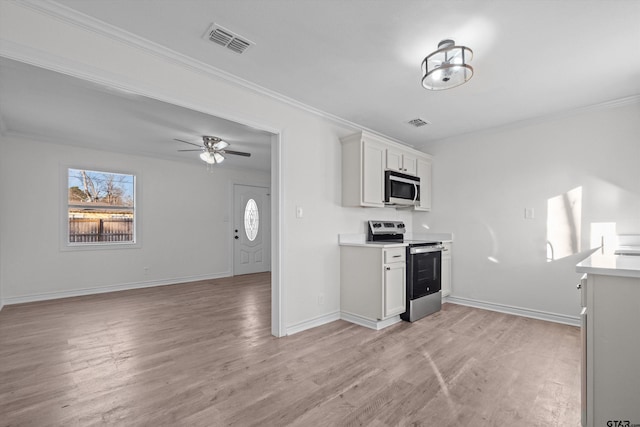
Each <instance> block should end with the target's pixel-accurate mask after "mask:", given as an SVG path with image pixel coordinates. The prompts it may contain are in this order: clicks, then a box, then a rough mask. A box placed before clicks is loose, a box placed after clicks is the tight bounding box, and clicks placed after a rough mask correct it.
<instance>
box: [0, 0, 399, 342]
mask: <svg viewBox="0 0 640 427" xmlns="http://www.w3.org/2000/svg"><path fill="white" fill-rule="evenodd" d="M0 8H1V9H2V13H0V54H3V55H4V56H7V57H9V58H12V59H16V60H22V61H25V62H29V63H33V64H36V65H40V66H45V67H47V68H51V69H54V70H59V71H63V72H66V73H69V74H71V75H75V76H87V77H89V78H90V79H91V80H93V81H99V82H104V83H106V84H113V85H116V86H119V87H122V88H126V89H129V90H133V91H135V92H139V93H142V94H145V95H149V96H153V97H155V98H157V99H160V100H163V101H167V102H173V103H175V104H178V105H181V106H184V107H188V108H194V109H196V110H199V111H203V112H206V113H209V114H212V115H216V116H219V117H223V118H226V119H229V120H234V121H238V122H241V123H244V124H249V125H253V126H255V127H258V128H261V129H264V130H269V131H271V132H274V133H279V134H280V137H281V139H280V140H281V153H280V162H281V168H282V180H283V185H282V189H281V190H282V194H281V197H283V200H284V202H283V205H282V211H281V212H280V215H281V224H282V227H283V230H282V237H283V240H282V241H281V251H282V259H281V260H280V261H281V265H282V271H281V279H282V286H283V289H282V291H283V296H282V301H283V305H284V311H283V313H282V314H283V323H284V325H285V329H288V330H299V329H301V328H304V327H308V326H313V325H314V324H318V323H321V322H323V321H328V320H330V319H333V318H337V314H338V312H339V308H340V301H339V298H340V272H339V265H340V264H339V247H338V245H337V235H338V233H353V232H364V221H365V220H367V219H372V218H379V219H393V218H400V219H404V220H406V221H407V222H408V225H410V218H411V215H410V214H409V213H406V212H399V213H398V212H396V211H395V210H368V209H358V208H352V209H351V208H350V209H345V208H342V207H341V205H340V199H341V193H340V188H341V187H340V186H341V154H340V153H341V147H340V142H339V138H340V137H342V136H345V135H347V134H350V133H352V132H355V131H356V129H355V128H354V127H350V126H348V125H346V124H339V123H338V124H336V122H335V121H332V120H330V119H327V118H323V117H321V116H319V115H317V114H314V113H311V112H308V111H305V110H304V109H301V108H298V107H296V106H293V105H291V104H289V103H287V102H282V101H276V100H274V99H273V98H272V97H270V96H266V95H264V94H261V93H260V92H259V91H254V90H250V89H247V88H244V87H240V86H238V85H236V84H233V83H229V82H227V81H225V80H223V79H221V78H216V77H214V76H212V75H211V74H210V73H208V72H203V71H202V70H200V69H199V68H198V66H197V64H195V65H194V64H191V65H192V66H184V65H183V64H180V63H179V61H174V60H169V59H167V58H166V57H165V56H164V55H163V54H160V55H158V54H155V53H153V52H150V51H146V50H141V49H139V48H136V47H134V46H133V45H132V44H131V43H125V42H122V41H119V40H118V39H117V37H116V38H113V37H111V36H109V35H101V34H97V33H94V32H92V31H88V30H85V29H82V28H80V27H77V26H74V25H72V24H69V23H67V22H65V20H59V19H54V18H51V17H49V16H47V15H46V14H42V13H39V12H36V11H33V10H31V9H30V8H29V7H25V6H24V5H22V4H16V3H9V2H1V3H0ZM107 32H108V30H107ZM7 150H8V151H7V154H8V156H10V158H7V160H3V163H2V165H1V166H0V167H1V168H2V171H3V172H2V174H3V176H5V177H8V178H10V179H11V180H13V182H15V177H14V176H12V175H11V174H10V173H9V172H5V168H11V171H15V169H25V168H27V167H29V166H30V165H31V162H30V161H29V160H28V159H26V158H25V157H24V155H25V153H24V152H22V151H21V148H19V147H16V146H14V145H13V144H11V147H10V148H7ZM58 150H61V151H58ZM62 152H64V153H67V152H68V153H71V152H73V153H76V151H75V150H70V149H69V150H67V149H65V148H56V149H54V151H53V153H52V155H53V156H54V158H56V159H60V158H62V157H64V156H65V155H66V154H61V153H62ZM93 154H95V153H92V152H85V153H84V154H82V153H80V154H74V155H78V156H81V157H82V158H84V157H83V156H87V157H94V156H93ZM114 156H115V155H114ZM4 157H5V156H3V159H4ZM116 158H117V160H118V161H120V160H124V159H123V157H122V156H116ZM116 158H114V160H115V159H116ZM52 161H53V160H52ZM55 161H56V162H57V160H55ZM150 162H151V163H152V164H153V166H151V165H150ZM153 162H154V161H152V160H149V159H142V158H138V159H136V160H135V162H134V163H135V164H132V167H135V166H136V165H142V166H140V167H142V168H143V169H144V170H143V174H144V177H143V178H144V179H145V180H147V179H148V178H147V175H149V174H151V175H153V173H154V172H153V171H154V170H156V168H158V169H161V168H162V166H161V165H160V164H157V165H156V163H153ZM54 169H55V168H54V167H53V165H50V166H49V167H48V168H47V169H46V170H47V171H48V173H49V174H54V173H55V174H57V169H56V170H54ZM148 169H151V170H152V171H148ZM43 173H45V172H43ZM193 173H198V172H193ZM43 178H48V176H47V177H43ZM54 179H57V178H54ZM3 182H4V180H3ZM3 187H4V184H3ZM149 191H152V192H153V191H154V190H153V189H152V190H149ZM197 194H198V192H197V191H196V190H194V191H193V194H192V195H191V196H193V197H196V196H197ZM35 196H36V198H43V200H40V202H41V203H44V202H45V201H46V203H47V204H55V205H56V206H57V200H55V199H54V196H52V195H50V194H44V193H43V194H40V193H39V192H38V194H36V195H35ZM297 206H301V207H303V208H304V212H305V215H304V218H301V219H297V218H296V217H295V209H296V207H297ZM0 209H1V210H2V212H0V213H1V214H2V216H3V217H4V215H5V213H6V214H7V215H10V216H14V215H13V214H11V212H10V211H9V207H8V206H7V205H6V204H5V203H4V202H3V204H2V206H1V207H0ZM56 209H57V207H56ZM145 214H146V211H145ZM158 222H161V221H158ZM2 223H3V224H8V221H5V220H3V222H2ZM159 226H160V224H157V225H156V226H154V228H156V229H157V228H158V227H159ZM8 227H9V226H7V225H5V228H8ZM40 231H43V230H40ZM29 232H30V231H29ZM144 232H145V236H144V238H145V240H144V241H143V244H144V245H145V246H147V245H150V244H152V241H150V240H151V239H154V237H151V236H148V234H149V233H150V232H151V231H150V230H148V228H146V229H145V231H144ZM173 232H175V233H178V231H176V230H174V231H173ZM16 237H17V236H14V235H11V236H9V235H5V234H4V233H3V234H2V238H3V248H5V247H6V248H11V247H12V246H13V245H14V244H15V242H14V240H15V239H16ZM50 238H53V237H52V236H51V237H50ZM34 240H36V238H35V237H33V238H31V239H30V241H34ZM203 244H204V242H203ZM50 245H53V242H50ZM55 248H57V243H56V245H55ZM55 248H54V247H53V246H51V247H50V248H36V249H37V251H38V252H37V253H38V255H39V256H45V259H46V260H47V262H46V265H43V266H42V267H40V266H36V267H35V268H34V267H33V264H30V263H28V262H27V261H25V260H23V259H20V260H18V259H17V256H13V257H12V258H11V262H13V261H14V259H16V260H18V261H19V265H18V266H16V267H11V269H8V267H7V265H8V264H9V261H8V256H9V255H8V254H7V252H6V251H5V250H2V257H3V259H2V261H1V265H2V269H3V270H2V273H1V274H2V277H4V278H5V280H3V282H2V284H3V286H4V288H5V298H7V297H8V296H13V295H15V292H16V289H18V287H17V285H16V284H15V283H13V280H14V279H15V278H16V275H17V274H18V272H19V271H22V272H24V271H25V269H27V268H31V269H41V268H45V267H46V269H47V271H42V272H27V273H26V275H27V277H29V285H28V286H29V288H28V292H44V291H47V290H49V288H48V287H49V286H55V287H57V288H59V287H60V286H66V285H65V284H64V283H65V280H66V279H67V278H68V277H69V275H70V273H69V272H68V271H67V270H66V267H68V266H69V264H68V263H67V264H64V263H63V264H62V265H59V264H58V263H56V262H55V260H58V259H59V258H60V257H63V256H67V255H66V254H59V253H57V252H55V253H54V251H55V250H56V249H55ZM26 251H27V248H26V247H21V251H20V253H21V255H23V256H24V255H26ZM157 255H158V257H159V258H158V259H156V258H155V255H151V254H149V255H148V256H146V257H144V258H141V259H138V260H130V261H128V262H130V263H131V267H130V268H131V274H134V273H135V274H137V275H136V276H132V275H115V276H113V277H112V278H111V279H110V280H108V281H106V280H103V281H99V282H92V283H91V284H90V285H87V286H102V285H108V284H112V285H117V284H120V283H121V282H131V281H136V280H141V279H140V277H139V274H140V267H141V265H139V264H138V262H144V263H153V265H158V266H159V267H158V268H163V267H161V266H160V265H161V264H164V263H167V262H169V263H170V265H169V267H167V268H168V269H167V270H166V271H163V272H162V273H164V275H165V276H169V275H170V274H176V273H178V272H180V274H188V273H185V272H188V271H191V270H190V269H189V268H182V267H181V266H179V265H171V262H170V260H169V258H166V257H164V256H163V255H162V254H157ZM80 256H82V257H83V258H82V260H83V261H87V262H89V263H91V264H94V265H95V264H96V263H97V258H98V255H97V254H91V253H86V254H81V255H80ZM111 256H114V255H111ZM194 264H196V263H194ZM190 266H191V264H190ZM193 266H194V268H195V270H193V271H194V273H193V274H199V273H203V271H202V267H199V266H196V265H193ZM178 270H179V271H178ZM45 274H46V275H47V277H49V279H50V282H49V283H45V282H44V280H43V279H42V277H44V275H45ZM158 274H159V275H158V277H161V276H163V274H161V271H158ZM203 274H204V273H203ZM10 278H11V280H9V279H10ZM162 278H167V279H170V277H162ZM10 281H11V282H12V283H10ZM107 282H109V283H107ZM9 293H10V294H9ZM319 296H322V297H323V299H324V303H323V304H320V303H319V298H318V297H319Z"/></svg>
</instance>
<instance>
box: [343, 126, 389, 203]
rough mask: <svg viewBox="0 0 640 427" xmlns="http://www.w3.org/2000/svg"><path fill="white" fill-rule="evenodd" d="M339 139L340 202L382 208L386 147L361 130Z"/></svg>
mask: <svg viewBox="0 0 640 427" xmlns="http://www.w3.org/2000/svg"><path fill="white" fill-rule="evenodd" d="M341 142H342V205H343V206H365V207H366V206H369V207H384V167H385V153H386V146H385V145H384V143H382V142H380V141H378V140H376V139H375V138H374V137H372V136H369V135H367V134H366V133H364V132H362V133H358V134H355V135H351V136H349V137H346V138H343V139H342V140H341Z"/></svg>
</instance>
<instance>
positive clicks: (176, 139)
mask: <svg viewBox="0 0 640 427" xmlns="http://www.w3.org/2000/svg"><path fill="white" fill-rule="evenodd" d="M173 140H174V141H180V142H184V143H185V144H191V145H195V146H196V147H202V144H194V143H193V142H189V141H185V140H183V139H178V138H173Z"/></svg>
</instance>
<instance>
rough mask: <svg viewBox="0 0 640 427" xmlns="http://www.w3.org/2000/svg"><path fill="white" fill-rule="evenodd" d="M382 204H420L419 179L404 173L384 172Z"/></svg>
mask: <svg viewBox="0 0 640 427" xmlns="http://www.w3.org/2000/svg"><path fill="white" fill-rule="evenodd" d="M384 203H385V204H386V205H395V206H416V205H418V204H420V178H419V177H417V176H413V175H407V174H406V173H400V172H396V171H391V170H387V171H385V172H384Z"/></svg>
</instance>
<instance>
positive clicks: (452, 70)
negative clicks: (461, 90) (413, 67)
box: [422, 39, 473, 90]
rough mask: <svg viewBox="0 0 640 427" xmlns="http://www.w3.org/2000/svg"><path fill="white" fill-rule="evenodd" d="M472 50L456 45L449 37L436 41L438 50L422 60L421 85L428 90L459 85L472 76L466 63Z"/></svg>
mask: <svg viewBox="0 0 640 427" xmlns="http://www.w3.org/2000/svg"><path fill="white" fill-rule="evenodd" d="M472 57H473V51H472V50H471V49H469V48H468V47H466V46H456V43H455V42H454V41H453V40H451V39H446V40H442V41H441V42H440V43H438V50H436V51H435V52H433V53H432V54H430V55H428V56H427V57H426V58H424V61H422V86H423V87H424V88H425V89H429V90H444V89H451V88H452V87H456V86H460V85H461V84H463V83H465V82H466V81H468V80H469V79H470V78H471V77H472V76H473V68H472V67H471V65H469V64H468V62H469V61H471V58H472Z"/></svg>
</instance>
